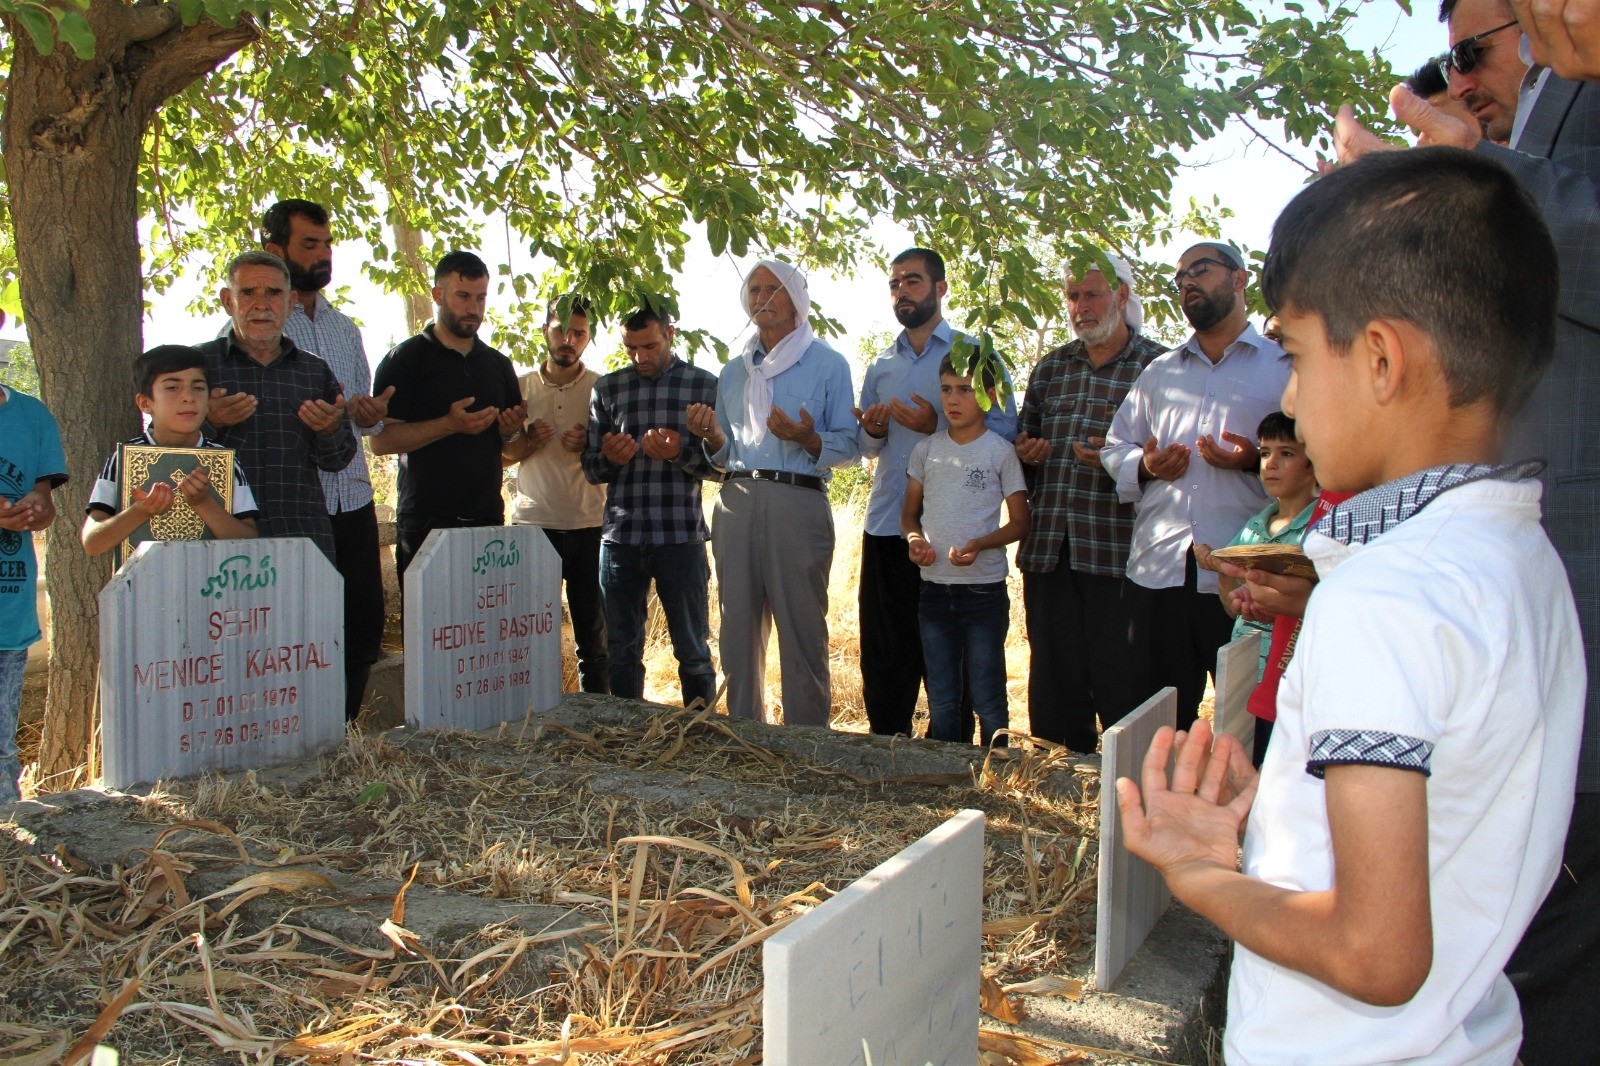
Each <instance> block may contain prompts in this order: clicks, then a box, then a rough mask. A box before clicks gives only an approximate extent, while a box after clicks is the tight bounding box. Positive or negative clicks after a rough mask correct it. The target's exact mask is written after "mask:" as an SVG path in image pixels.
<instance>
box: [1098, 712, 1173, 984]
mask: <svg viewBox="0 0 1600 1066" xmlns="http://www.w3.org/2000/svg"><path fill="white" fill-rule="evenodd" d="M1177 720H1178V693H1177V690H1176V689H1172V688H1164V689H1162V690H1161V691H1160V692H1158V693H1156V694H1155V695H1154V696H1151V697H1150V698H1149V699H1148V700H1146V701H1145V702H1144V703H1142V704H1141V705H1140V706H1139V708H1138V709H1137V710H1135V711H1134V712H1133V713H1131V714H1129V715H1128V716H1127V717H1126V718H1124V719H1122V721H1120V722H1118V723H1117V724H1116V725H1114V726H1112V727H1111V728H1110V729H1107V730H1106V731H1105V732H1104V733H1102V734H1101V736H1100V880H1099V884H1098V886H1097V889H1098V891H1097V893H1096V901H1095V935H1094V986H1095V987H1096V988H1098V989H1100V990H1101V991H1102V992H1109V991H1110V990H1111V986H1112V985H1114V984H1115V983H1116V980H1117V977H1118V975H1120V974H1121V973H1122V970H1123V968H1124V967H1125V966H1127V964H1128V960H1129V959H1131V958H1133V955H1134V952H1136V951H1138V950H1139V945H1141V944H1143V943H1144V939H1145V937H1147V936H1149V935H1150V930H1151V929H1152V928H1153V927H1154V926H1155V924H1156V920H1157V919H1159V918H1160V917H1161V915H1162V912H1164V911H1165V910H1166V909H1167V904H1169V903H1170V902H1172V894H1171V893H1170V892H1168V891H1167V883H1166V881H1165V880H1164V879H1163V878H1162V876H1161V874H1160V873H1158V872H1157V871H1156V868H1155V867H1154V866H1151V865H1150V864H1149V863H1147V862H1145V861H1144V860H1143V859H1138V858H1135V857H1134V856H1133V854H1132V853H1131V852H1130V851H1128V849H1127V848H1125V847H1123V844H1122V825H1121V820H1120V819H1119V818H1118V817H1117V815H1118V811H1117V790H1116V781H1117V778H1119V777H1128V778H1132V779H1133V780H1134V781H1138V780H1139V770H1140V767H1141V766H1142V765H1143V763H1144V756H1145V752H1147V751H1149V750H1150V742H1151V741H1152V740H1154V739H1155V735H1156V730H1158V729H1160V728H1161V727H1162V726H1164V725H1167V726H1170V725H1176V724H1177Z"/></svg>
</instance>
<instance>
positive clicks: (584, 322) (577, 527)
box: [505, 296, 611, 693]
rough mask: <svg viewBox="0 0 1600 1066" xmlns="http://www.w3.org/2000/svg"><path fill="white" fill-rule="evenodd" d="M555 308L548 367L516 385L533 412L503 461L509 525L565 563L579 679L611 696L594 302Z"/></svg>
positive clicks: (549, 319)
mask: <svg viewBox="0 0 1600 1066" xmlns="http://www.w3.org/2000/svg"><path fill="white" fill-rule="evenodd" d="M560 304H561V300H560V299H559V298H558V299H554V300H551V301H550V307H549V310H548V311H547V312H546V314H545V324H544V341H545V357H544V362H542V363H541V364H539V366H538V368H537V369H535V370H533V371H531V372H529V373H527V374H523V375H522V377H521V378H519V379H518V384H519V385H521V386H522V399H523V402H524V403H526V404H527V405H528V415H527V419H528V420H527V428H526V429H525V430H524V432H523V437H522V440H521V442H520V444H513V445H512V446H511V447H510V448H509V449H508V450H507V451H506V454H505V458H506V460H507V462H511V463H517V464H519V465H518V466H517V496H516V499H515V500H513V501H512V503H511V521H512V522H513V523H516V524H519V525H534V526H538V527H540V528H541V529H542V530H544V535H545V536H546V537H547V538H549V540H550V545H551V547H553V548H555V550H556V554H557V555H559V556H561V580H562V581H564V582H566V586H567V613H568V614H569V615H570V616H571V618H572V640H573V643H574V644H575V645H577V650H578V678H579V681H580V683H581V684H582V686H583V691H585V692H607V693H608V692H610V691H611V680H610V672H611V659H610V657H609V656H608V655H607V654H606V616H605V611H604V610H603V609H602V607H601V603H600V524H601V521H602V520H603V519H604V517H605V506H606V487H605V486H604V485H596V484H593V483H592V482H590V481H589V479H588V478H586V477H584V475H583V449H584V446H585V445H586V444H587V443H588V441H589V398H590V396H591V394H592V393H593V392H594V383H595V382H596V381H598V380H599V379H600V375H599V374H597V373H595V372H594V371H593V370H591V369H589V368H588V367H586V366H584V365H583V351H584V349H585V348H587V347H589V301H588V300H585V299H584V298H583V297H581V296H574V297H569V298H568V305H569V306H568V310H567V312H566V313H565V314H562V313H561V308H560Z"/></svg>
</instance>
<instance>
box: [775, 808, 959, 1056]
mask: <svg viewBox="0 0 1600 1066" xmlns="http://www.w3.org/2000/svg"><path fill="white" fill-rule="evenodd" d="M982 924H983V814H982V812H981V811H974V810H966V811H962V812H961V813H959V814H957V815H956V816H955V817H953V818H951V819H950V820H949V821H947V822H945V823H944V824H943V825H941V826H940V827H939V828H937V829H935V830H933V831H932V832H931V833H929V834H927V835H926V836H924V837H923V838H922V839H920V840H918V841H917V842H916V843H914V844H912V845H911V846H910V847H907V848H905V849H904V850H903V851H901V852H899V853H898V854H896V855H895V856H894V857H893V858H891V859H889V860H888V861H887V862H884V863H882V864H881V865H879V866H877V867H875V868H874V869H873V870H871V871H870V872H869V873H867V874H866V875H865V876H863V877H860V878H858V879H857V880H855V881H853V882H852V883H850V884H849V885H848V886H846V887H845V888H844V890H843V891H841V892H840V893H839V894H838V895H837V896H835V897H833V898H832V899H830V900H828V901H827V902H826V903H824V904H822V905H821V906H820V907H818V908H817V909H816V910H814V911H812V912H811V913H810V914H807V915H806V916H805V917H803V918H800V919H798V920H797V921H795V922H793V923H792V924H791V925H789V926H788V927H786V928H785V929H784V930H783V931H781V932H779V933H777V934H775V935H774V936H773V937H772V938H771V939H769V940H768V941H767V942H766V945H765V947H764V949H763V951H762V982H763V990H762V1024H763V1026H764V1029H765V1033H764V1038H763V1048H762V1051H763V1058H764V1061H765V1062H766V1063H767V1066H812V1064H814V1063H823V1062H826V1063H836V1064H838V1066H869V1064H870V1066H897V1064H904V1066H924V1064H926V1063H933V1064H942V1063H961V1064H962V1066H966V1064H968V1063H972V1062H975V1061H977V1058H978V976H979V964H980V961H981V958H982V941H981V930H982Z"/></svg>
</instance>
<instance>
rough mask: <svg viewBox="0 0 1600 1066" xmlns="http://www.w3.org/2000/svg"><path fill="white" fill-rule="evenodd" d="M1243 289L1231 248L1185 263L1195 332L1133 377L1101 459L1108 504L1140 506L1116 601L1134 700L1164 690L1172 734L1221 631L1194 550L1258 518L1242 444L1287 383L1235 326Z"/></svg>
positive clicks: (1259, 343)
mask: <svg viewBox="0 0 1600 1066" xmlns="http://www.w3.org/2000/svg"><path fill="white" fill-rule="evenodd" d="M1248 280H1249V272H1248V271H1246V270H1245V268H1244V260H1243V259H1241V258H1240V256H1239V253H1238V252H1237V251H1235V250H1234V249H1233V247H1232V246H1230V245H1227V244H1221V243H1217V242H1209V241H1208V242H1204V243H1201V244H1197V245H1195V246H1194V247H1192V248H1190V249H1189V250H1188V251H1186V252H1184V253H1183V256H1182V258H1180V259H1179V260H1178V270H1177V274H1176V276H1175V277H1174V279H1173V286H1174V289H1175V291H1176V293H1177V296H1178V302H1179V304H1180V305H1181V306H1182V308H1183V314H1184V317H1185V318H1187V319H1188V320H1189V324H1190V325H1191V326H1193V327H1194V333H1192V334H1191V335H1190V336H1189V339H1188V340H1186V341H1184V343H1183V344H1182V345H1180V346H1179V347H1177V348H1175V349H1173V350H1172V351H1170V352H1167V353H1166V354H1165V355H1162V356H1160V357H1159V358H1157V359H1156V360H1155V361H1154V362H1152V363H1151V364H1150V365H1149V366H1148V367H1146V368H1145V371H1144V373H1143V374H1141V375H1140V376H1139V379H1138V380H1137V381H1136V382H1134V385H1133V388H1131V389H1130V390H1129V391H1128V395H1127V396H1126V397H1125V398H1124V399H1123V401H1122V404H1121V406H1119V407H1118V408H1117V413H1116V416H1115V417H1114V418H1113V419H1112V420H1111V429H1110V431H1109V432H1108V433H1107V434H1106V443H1105V446H1104V447H1103V448H1102V449H1101V451H1100V462H1101V464H1102V465H1103V466H1104V467H1105V469H1106V471H1107V472H1108V473H1109V474H1110V475H1111V477H1112V478H1113V480H1115V481H1116V485H1117V496H1118V498H1119V499H1121V500H1122V501H1123V502H1124V503H1132V504H1136V505H1137V507H1138V511H1137V514H1136V516H1135V518H1134V524H1133V546H1132V550H1131V551H1130V552H1129V555H1128V570H1127V573H1128V579H1129V582H1130V585H1129V588H1128V590H1127V591H1128V594H1129V597H1130V600H1129V603H1128V614H1129V617H1130V618H1131V619H1132V622H1133V627H1132V632H1133V637H1132V639H1133V645H1134V649H1135V655H1136V656H1138V657H1139V658H1141V659H1142V660H1143V661H1144V662H1145V663H1147V664H1148V666H1149V675H1148V677H1147V678H1146V683H1145V686H1144V688H1145V693H1144V695H1145V696H1149V695H1152V694H1154V693H1155V692H1156V691H1158V690H1159V689H1161V688H1164V687H1166V686H1168V685H1171V686H1172V687H1174V688H1176V689H1177V690H1178V728H1179V729H1187V728H1188V727H1189V726H1190V725H1192V724H1193V723H1194V721H1195V718H1196V717H1197V715H1198V713H1199V709H1200V699H1201V697H1202V696H1203V695H1205V687H1206V674H1207V673H1210V672H1213V671H1214V670H1215V668H1216V660H1217V649H1219V648H1221V647H1222V645H1224V644H1226V643H1227V642H1228V638H1229V636H1230V635H1231V633H1232V629H1233V620H1232V619H1231V618H1229V617H1228V613H1227V612H1226V611H1224V610H1223V609H1222V601H1221V600H1220V599H1219V598H1218V597H1217V575H1216V574H1214V573H1212V572H1211V571H1209V570H1200V569H1199V568H1198V567H1197V566H1196V565H1195V555H1194V546H1195V544H1197V543H1198V544H1226V543H1228V541H1230V540H1232V539H1233V536H1234V534H1236V533H1238V532H1239V530H1240V529H1242V528H1244V524H1245V523H1246V522H1247V521H1248V520H1249V519H1250V516H1251V515H1253V514H1255V513H1256V512H1257V511H1259V510H1260V509H1261V507H1262V504H1263V502H1264V501H1265V499H1266V496H1265V494H1264V493H1263V492H1262V489H1261V483H1260V481H1259V480H1258V479H1257V477H1256V470H1257V469H1258V467H1259V466H1260V462H1261V456H1260V450H1259V448H1258V447H1257V445H1256V442H1255V440H1253V439H1252V438H1251V437H1250V436H1249V435H1248V434H1250V433H1253V432H1254V431H1255V428H1256V426H1258V425H1260V424H1261V420H1262V419H1263V418H1265V417H1266V416H1267V415H1269V414H1271V413H1272V412H1274V411H1276V410H1278V401H1279V398H1280V397H1281V396H1282V395H1283V389H1284V386H1285V385H1287V384H1288V382H1289V360H1288V357H1287V356H1286V355H1284V352H1283V349H1282V348H1280V347H1279V346H1278V345H1276V344H1274V343H1273V342H1272V341H1269V340H1267V339H1266V338H1265V337H1263V336H1261V334H1260V333H1257V332H1256V330H1255V327H1253V326H1251V325H1250V323H1249V319H1248V318H1247V317H1246V310H1247V309H1246V306H1245V295H1244V292H1245V285H1246V283H1247V282H1248Z"/></svg>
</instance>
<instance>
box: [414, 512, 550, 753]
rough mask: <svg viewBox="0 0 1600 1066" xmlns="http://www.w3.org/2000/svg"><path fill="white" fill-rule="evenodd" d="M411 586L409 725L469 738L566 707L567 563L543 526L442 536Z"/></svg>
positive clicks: (421, 556)
mask: <svg viewBox="0 0 1600 1066" xmlns="http://www.w3.org/2000/svg"><path fill="white" fill-rule="evenodd" d="M405 581H406V590H405V592H406V594H405V605H406V611H405V615H406V617H405V641H406V724H407V725H409V726H411V727H412V728H413V729H455V730H464V731H468V732H472V731H475V730H479V729H489V728H492V727H494V726H497V725H499V724H500V723H502V722H508V721H512V720H514V719H518V718H521V717H523V716H524V715H525V714H527V713H528V711H530V710H533V711H547V710H550V709H551V708H553V707H555V706H556V705H557V704H558V703H560V702H561V600H560V596H561V557H560V556H559V555H557V554H556V550H555V549H554V548H552V547H551V546H550V540H549V538H548V537H546V536H545V535H544V532H543V531H542V530H540V529H539V528H538V527H537V526H477V527H473V528H469V529H436V530H434V531H433V532H432V533H430V534H428V539H427V540H426V541H424V542H423V545H422V550H421V551H419V552H417V555H416V558H414V559H412V560H411V565H410V566H409V567H407V568H406V576H405Z"/></svg>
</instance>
